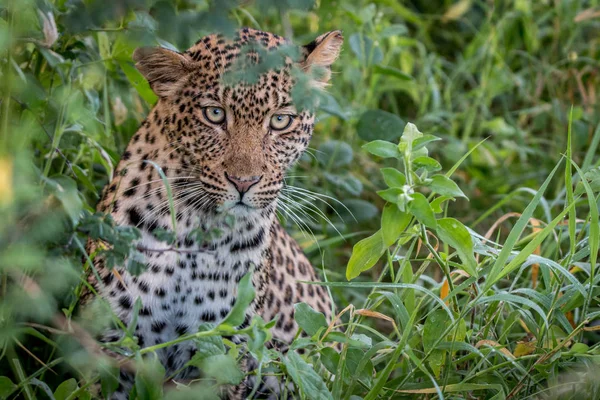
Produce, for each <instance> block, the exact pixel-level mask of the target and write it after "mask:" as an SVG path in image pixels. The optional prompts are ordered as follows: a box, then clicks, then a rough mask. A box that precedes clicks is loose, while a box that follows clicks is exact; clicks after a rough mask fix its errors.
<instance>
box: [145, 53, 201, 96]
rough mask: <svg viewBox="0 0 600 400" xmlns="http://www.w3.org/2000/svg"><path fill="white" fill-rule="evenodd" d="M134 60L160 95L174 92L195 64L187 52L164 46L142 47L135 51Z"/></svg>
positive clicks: (155, 91)
mask: <svg viewBox="0 0 600 400" xmlns="http://www.w3.org/2000/svg"><path fill="white" fill-rule="evenodd" d="M133 61H135V67H136V68H137V69H138V71H140V72H141V73H142V75H144V77H145V78H146V80H147V81H148V83H149V84H150V87H151V88H152V90H153V91H154V93H156V95H157V96H159V97H166V96H168V95H170V94H173V93H174V92H175V91H176V90H177V88H178V87H177V82H179V81H180V80H181V79H182V78H183V77H185V76H186V75H187V74H189V73H190V72H191V71H192V64H193V62H192V60H190V59H189V58H188V57H187V56H186V55H185V54H182V53H178V52H176V51H172V50H169V49H165V48H164V47H140V48H138V49H136V50H135V51H134V52H133Z"/></svg>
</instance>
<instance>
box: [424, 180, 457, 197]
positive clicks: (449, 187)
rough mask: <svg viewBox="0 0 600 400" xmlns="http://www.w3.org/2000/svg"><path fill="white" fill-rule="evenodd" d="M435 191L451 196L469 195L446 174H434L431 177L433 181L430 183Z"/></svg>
mask: <svg viewBox="0 0 600 400" xmlns="http://www.w3.org/2000/svg"><path fill="white" fill-rule="evenodd" d="M428 186H429V187H430V188H431V190H433V191H434V192H435V193H439V194H441V195H442V196H450V197H465V198H466V197H467V196H465V194H464V193H463V191H462V190H460V188H459V187H458V185H457V184H456V183H454V181H453V180H451V179H450V178H446V177H445V176H444V175H434V176H432V177H431V183H430V184H429V185H428Z"/></svg>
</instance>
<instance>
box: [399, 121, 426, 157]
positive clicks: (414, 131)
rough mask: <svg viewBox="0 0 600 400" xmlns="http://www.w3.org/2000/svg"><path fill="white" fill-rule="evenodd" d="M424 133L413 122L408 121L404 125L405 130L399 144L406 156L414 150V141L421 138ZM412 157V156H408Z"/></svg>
mask: <svg viewBox="0 0 600 400" xmlns="http://www.w3.org/2000/svg"><path fill="white" fill-rule="evenodd" d="M422 137H423V134H422V133H421V132H420V131H419V129H418V128H417V126H416V125H415V124H413V123H412V122H408V123H407V124H406V126H405V127H404V131H403V132H402V136H401V137H400V143H399V144H398V150H400V152H401V153H402V154H404V156H405V157H407V156H408V155H410V154H411V153H412V150H413V142H414V141H416V140H417V139H419V138H422ZM408 158H410V157H408Z"/></svg>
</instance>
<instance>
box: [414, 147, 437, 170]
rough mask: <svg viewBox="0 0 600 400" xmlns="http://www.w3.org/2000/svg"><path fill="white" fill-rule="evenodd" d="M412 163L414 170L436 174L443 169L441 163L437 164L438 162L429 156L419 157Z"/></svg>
mask: <svg viewBox="0 0 600 400" xmlns="http://www.w3.org/2000/svg"><path fill="white" fill-rule="evenodd" d="M413 150H414V148H413ZM412 163H413V169H414V170H416V169H418V168H425V169H426V170H427V171H429V172H435V171H439V170H440V169H442V166H441V165H440V163H439V162H437V160H435V159H433V158H431V157H427V156H421V157H417V158H415V159H414V160H413V161H412Z"/></svg>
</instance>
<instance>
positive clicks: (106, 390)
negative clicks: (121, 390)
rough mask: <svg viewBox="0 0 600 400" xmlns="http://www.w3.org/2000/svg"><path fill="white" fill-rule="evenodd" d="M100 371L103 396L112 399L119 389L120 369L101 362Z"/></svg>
mask: <svg viewBox="0 0 600 400" xmlns="http://www.w3.org/2000/svg"><path fill="white" fill-rule="evenodd" d="M98 370H99V374H100V387H101V389H102V396H104V397H105V398H110V395H111V394H113V393H114V392H115V391H116V390H117V388H118V387H119V368H118V367H115V366H113V365H110V364H109V363H107V362H102V361H101V365H100V367H99V368H98Z"/></svg>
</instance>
